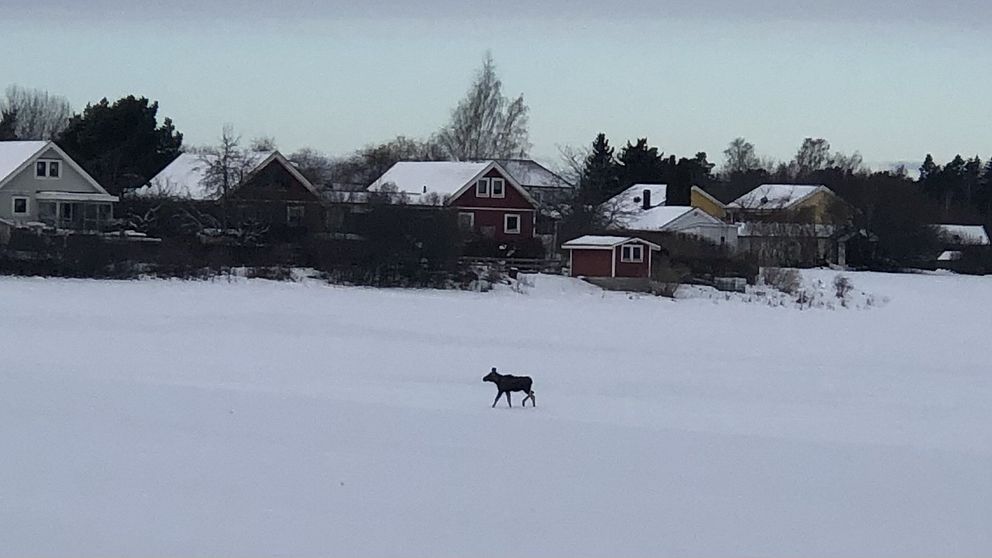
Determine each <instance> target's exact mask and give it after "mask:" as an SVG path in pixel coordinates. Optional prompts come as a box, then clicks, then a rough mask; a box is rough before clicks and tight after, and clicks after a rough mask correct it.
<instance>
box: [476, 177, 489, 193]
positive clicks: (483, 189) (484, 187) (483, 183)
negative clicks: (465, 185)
mask: <svg viewBox="0 0 992 558" xmlns="http://www.w3.org/2000/svg"><path fill="white" fill-rule="evenodd" d="M475 197H477V198H488V197H489V179H488V178H480V179H479V181H478V182H476V183H475Z"/></svg>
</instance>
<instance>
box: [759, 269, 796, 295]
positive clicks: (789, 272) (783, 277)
mask: <svg viewBox="0 0 992 558" xmlns="http://www.w3.org/2000/svg"><path fill="white" fill-rule="evenodd" d="M760 276H761V281H762V282H763V283H764V284H765V285H768V286H769V287H774V288H776V289H778V290H780V291H782V292H783V293H786V294H795V293H796V292H798V291H799V287H800V286H802V277H801V276H800V275H799V272H798V271H796V270H795V269H784V268H781V267H765V268H762V269H761V275H760Z"/></svg>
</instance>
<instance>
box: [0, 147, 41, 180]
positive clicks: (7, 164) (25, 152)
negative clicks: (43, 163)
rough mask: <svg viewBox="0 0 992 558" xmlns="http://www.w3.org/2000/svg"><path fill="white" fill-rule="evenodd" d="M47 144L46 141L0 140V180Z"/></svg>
mask: <svg viewBox="0 0 992 558" xmlns="http://www.w3.org/2000/svg"><path fill="white" fill-rule="evenodd" d="M47 145H48V142H47V141H0V180H3V179H4V178H7V177H8V176H10V173H12V172H14V171H15V170H17V168H18V167H20V166H21V165H23V164H24V163H26V162H27V161H28V159H30V158H31V157H34V156H35V155H36V154H37V153H38V152H39V151H41V150H42V149H44V148H45V146H47Z"/></svg>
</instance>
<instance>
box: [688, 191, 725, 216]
mask: <svg viewBox="0 0 992 558" xmlns="http://www.w3.org/2000/svg"><path fill="white" fill-rule="evenodd" d="M689 205H691V206H692V207H695V208H698V209H702V210H703V211H704V212H706V213H709V214H710V215H712V216H713V217H716V218H717V219H719V220H721V221H723V220H724V219H726V217H727V207H726V206H725V205H723V203H721V202H720V200H718V199H716V198H714V197H713V196H711V195H709V194H707V193H706V191H705V190H703V189H702V188H700V187H699V186H693V187H692V190H691V191H690V193H689Z"/></svg>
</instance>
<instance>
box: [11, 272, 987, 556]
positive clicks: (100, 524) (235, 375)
mask: <svg viewBox="0 0 992 558" xmlns="http://www.w3.org/2000/svg"><path fill="white" fill-rule="evenodd" d="M833 275H834V274H833V273H831V272H811V273H809V274H807V278H808V279H809V280H815V279H816V278H820V279H822V280H823V281H825V282H827V283H829V281H830V279H831V278H832V277H833ZM850 277H851V279H852V281H853V282H854V285H855V287H856V288H857V289H860V290H863V291H865V292H867V293H873V296H877V297H879V300H881V297H887V299H888V300H887V302H886V303H885V304H879V305H877V306H872V307H870V308H868V309H843V308H838V309H835V310H826V309H813V310H803V311H800V310H796V309H794V308H783V307H772V306H769V305H767V304H758V303H753V302H752V303H745V302H741V301H738V300H731V301H725V300H724V301H714V300H703V299H689V300H678V301H672V300H666V299H655V298H651V297H643V296H628V295H623V294H619V293H609V294H605V295H604V294H603V293H601V292H599V291H596V290H595V289H593V288H591V287H587V286H585V285H583V284H576V283H573V282H571V281H570V280H567V279H563V278H548V277H538V278H536V279H535V280H534V281H533V284H534V286H533V287H532V288H526V289H523V291H524V293H523V294H521V293H518V292H514V291H513V290H511V289H508V288H504V289H500V290H498V291H495V292H490V293H465V292H439V291H400V290H373V289H363V288H343V287H329V286H325V285H321V284H318V283H316V282H307V283H297V284H290V283H272V282H267V281H236V282H233V283H229V282H224V281H219V282H212V283H207V282H203V283H196V282H169V281H138V282H99V281H72V280H42V279H13V278H6V279H0V320H2V324H3V327H2V332H3V333H2V334H0V348H2V355H3V369H2V373H0V448H2V453H0V556H11V557H14V556H239V557H240V556H275V555H279V556H514V557H517V558H519V557H527V556H625V557H627V556H716V555H720V556H786V555H793V556H798V555H802V556H820V557H823V556H989V555H992V366H990V364H989V362H990V359H989V354H990V352H989V347H990V332H992V327H990V326H992V312H990V308H992V279H984V278H969V277H956V276H939V275H931V276H924V275H880V274H850ZM490 366H498V367H499V368H500V369H501V370H502V371H504V372H510V373H526V374H530V375H532V376H533V377H534V378H535V390H536V392H537V402H538V407H537V408H536V409H531V408H527V409H520V408H517V407H514V408H513V409H507V408H506V407H505V403H504V404H503V406H501V407H498V408H497V409H491V408H490V407H489V405H490V404H491V403H492V399H493V397H494V395H495V388H494V387H493V385H492V384H484V383H482V381H481V378H482V376H483V375H484V374H485V373H486V372H487V371H488V369H489V367H490ZM519 400H520V394H517V395H516V401H519Z"/></svg>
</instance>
